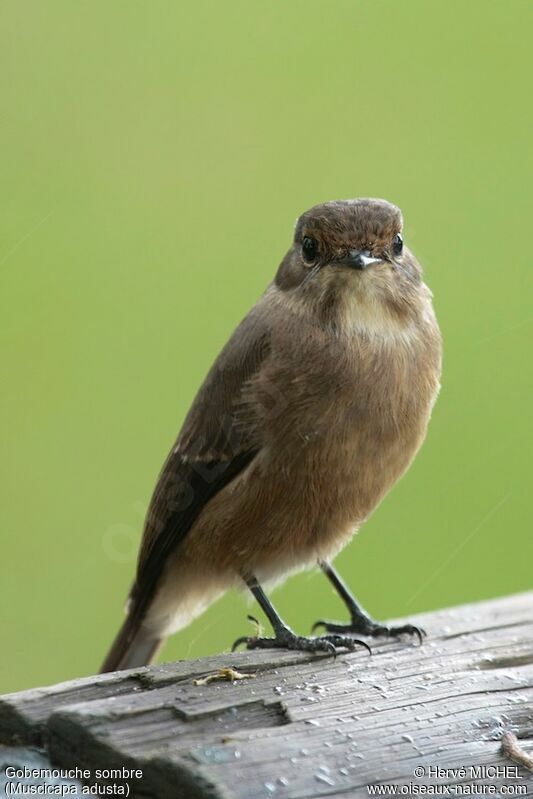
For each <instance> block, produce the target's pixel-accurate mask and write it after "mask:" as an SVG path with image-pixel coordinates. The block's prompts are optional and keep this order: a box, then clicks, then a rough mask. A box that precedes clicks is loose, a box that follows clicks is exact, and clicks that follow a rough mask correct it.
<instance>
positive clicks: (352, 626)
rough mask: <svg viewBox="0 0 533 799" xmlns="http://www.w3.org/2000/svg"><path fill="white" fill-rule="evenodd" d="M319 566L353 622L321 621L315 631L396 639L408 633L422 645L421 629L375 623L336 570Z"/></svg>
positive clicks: (422, 634)
mask: <svg viewBox="0 0 533 799" xmlns="http://www.w3.org/2000/svg"><path fill="white" fill-rule="evenodd" d="M319 565H320V568H321V569H322V571H323V572H324V574H325V575H326V577H327V578H328V580H329V581H330V582H331V583H332V585H333V587H334V588H335V590H336V591H337V593H338V594H339V596H340V598H341V599H342V601H343V602H344V604H345V605H346V607H347V608H348V610H349V611H350V616H351V621H350V622H348V624H340V623H338V622H331V621H322V620H320V621H317V622H315V624H313V630H316V628H317V627H323V628H324V629H325V630H326V632H328V633H340V634H347V633H348V634H349V633H356V634H359V635H372V636H379V635H385V636H390V637H396V636H398V635H402V634H403V633H406V634H408V635H417V636H418V638H419V640H420V643H422V638H423V637H424V636H425V634H426V633H425V632H424V630H423V629H422V628H421V627H416V626H415V625H414V624H400V625H397V626H389V625H387V624H381V623H380V622H378V621H374V619H373V618H372V617H371V616H369V615H368V613H367V612H366V611H365V610H363V608H362V607H361V605H360V604H359V603H358V602H357V600H356V599H355V597H354V596H353V594H352V592H351V591H350V590H349V588H348V586H347V585H346V584H345V583H344V582H343V581H342V580H341V578H340V577H339V575H338V574H337V572H336V571H335V569H334V568H333V567H332V566H330V565H329V563H325V562H322V563H320V564H319Z"/></svg>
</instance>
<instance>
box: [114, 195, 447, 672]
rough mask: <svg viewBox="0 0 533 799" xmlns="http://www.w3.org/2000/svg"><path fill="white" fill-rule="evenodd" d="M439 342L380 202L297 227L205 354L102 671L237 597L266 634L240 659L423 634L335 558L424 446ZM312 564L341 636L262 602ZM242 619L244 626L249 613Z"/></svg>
mask: <svg viewBox="0 0 533 799" xmlns="http://www.w3.org/2000/svg"><path fill="white" fill-rule="evenodd" d="M441 362H442V339H441V334H440V330H439V326H438V323H437V320H436V316H435V312H434V310H433V303H432V293H431V291H430V289H429V288H428V287H427V285H426V284H425V282H424V280H423V274H422V268H421V266H420V264H419V263H418V261H417V259H416V257H415V255H414V254H413V252H412V251H411V250H410V249H409V247H408V246H407V245H406V244H404V234H403V218H402V213H401V211H400V209H399V208H398V207H397V206H395V205H393V204H392V203H390V202H388V201H386V200H381V199H372V198H358V199H350V200H334V201H329V202H325V203H321V204H319V205H315V206H313V207H312V208H310V209H309V210H308V211H306V212H305V213H303V214H302V215H301V216H300V217H299V218H298V220H297V222H296V225H295V228H294V237H293V241H292V244H291V246H290V248H289V250H288V252H287V254H286V255H285V257H284V258H283V260H282V261H281V264H280V266H279V268H278V270H277V272H276V274H275V277H274V280H273V281H272V283H270V285H269V286H268V287H267V288H266V290H265V292H264V293H263V295H262V296H261V297H260V298H259V300H258V301H257V303H256V304H255V305H254V306H253V307H252V309H251V310H250V312H249V313H248V314H247V316H246V317H245V318H244V319H243V321H242V322H241V323H240V324H239V325H238V326H237V328H236V329H235V331H234V333H233V334H232V335H231V337H230V339H229V340H228V342H227V343H226V345H225V346H224V347H223V349H222V350H221V352H220V354H219V355H218V357H217V358H216V360H215V362H214V364H213V366H212V367H211V369H210V370H209V372H208V374H207V376H206V378H205V380H204V382H203V384H202V385H201V387H200V389H199V391H198V394H197V395H196V398H195V399H194V401H193V403H192V406H191V408H190V410H189V412H188V414H187V415H186V417H185V421H184V423H183V426H182V429H181V432H180V433H179V435H178V438H177V440H176V443H175V444H174V446H173V447H172V449H171V451H170V454H169V455H168V457H167V459H166V461H165V463H164V465H163V468H162V470H161V473H160V475H159V478H158V480H157V483H156V487H155V490H154V493H153V496H152V499H151V502H150V504H149V507H148V511H147V515H146V520H145V524H144V532H143V537H142V542H141V545H140V549H139V556H138V562H137V569H136V575H135V578H134V581H133V585H132V588H131V591H130V593H129V597H128V600H127V605H126V616H125V620H124V622H123V624H122V627H121V628H120V630H119V632H118V635H117V636H116V638H115V640H114V642H113V644H112V646H111V649H110V651H109V653H108V655H107V657H106V658H105V661H104V663H103V665H102V667H101V671H102V672H109V671H115V670H119V669H126V668H136V667H139V666H143V665H146V664H148V663H150V662H152V661H153V659H154V658H155V657H156V655H157V653H158V651H159V649H160V647H161V646H162V644H163V643H164V641H165V640H166V638H167V637H168V636H169V635H171V634H172V633H174V632H176V631H178V630H180V629H182V628H184V627H185V626H186V625H188V624H189V623H190V622H191V621H192V620H193V619H194V618H196V617H197V616H198V615H199V614H201V613H202V612H203V611H204V610H205V609H206V608H207V607H208V606H209V605H210V604H211V603H212V602H214V601H215V600H216V599H218V598H219V597H220V596H221V595H222V594H223V593H224V592H225V591H227V590H228V589H230V588H232V587H237V588H243V589H244V590H245V591H248V590H249V591H250V592H251V594H252V595H253V597H254V598H255V599H256V600H257V602H258V604H259V606H260V607H261V608H262V610H263V611H264V613H265V615H266V617H267V619H268V621H269V623H270V624H271V626H272V635H271V636H265V635H263V634H262V632H261V630H260V629H257V631H256V634H255V635H250V636H243V637H242V638H239V639H238V640H237V641H236V642H235V645H234V647H235V646H245V647H247V648H248V649H252V650H253V649H265V648H271V647H273V648H281V649H289V650H302V651H306V652H314V653H322V654H323V653H330V654H336V653H337V651H338V650H339V649H347V650H353V649H354V647H355V646H357V645H363V646H367V648H368V644H367V643H366V642H365V640H362V639H361V638H359V637H357V636H363V639H364V638H366V637H367V636H370V637H373V636H380V635H387V636H392V637H396V636H401V635H403V634H407V635H412V636H418V637H419V638H420V640H421V639H422V636H423V634H424V632H423V630H421V629H420V628H419V627H417V626H415V625H413V624H403V625H397V626H389V625H387V624H384V623H380V622H378V621H376V620H374V619H373V618H372V617H371V616H370V615H369V614H368V613H367V612H366V611H365V610H364V609H363V607H362V606H361V605H360V604H359V603H358V601H357V600H356V598H355V597H354V595H353V594H352V592H351V591H350V590H349V588H348V587H347V585H346V584H345V583H344V582H343V580H342V578H341V576H340V575H339V574H338V572H337V571H336V570H335V568H334V567H333V560H334V558H335V556H336V555H337V554H338V553H339V552H340V550H341V549H342V548H343V547H344V546H345V545H346V544H347V543H348V542H349V541H350V540H351V538H352V537H353V535H354V533H356V532H357V531H358V530H359V528H360V527H361V525H362V524H363V523H364V522H365V521H366V520H367V519H368V517H369V516H370V514H371V513H372V512H373V511H374V510H375V508H376V507H377V506H378V505H379V503H380V502H381V500H382V499H383V498H384V496H385V495H386V494H387V492H388V491H389V490H390V489H391V488H392V486H393V485H394V484H395V483H396V482H397V481H398V480H399V478H400V477H401V476H402V475H403V474H404V473H405V471H406V470H407V469H408V467H409V465H410V464H411V462H412V460H413V458H414V457H415V455H416V453H417V451H418V450H419V448H420V446H421V444H422V442H423V441H424V438H425V436H426V431H427V426H428V423H429V420H430V416H431V412H432V409H433V406H434V403H435V401H436V398H437V395H438V392H439V389H440V379H441ZM316 567H319V568H320V569H321V570H322V572H323V573H324V575H325V576H326V577H327V579H328V580H329V581H330V582H331V584H332V585H333V587H334V588H335V589H336V591H337V592H338V594H339V596H340V597H341V599H342V600H343V601H344V603H345V605H346V607H347V610H348V613H349V616H350V619H349V621H347V622H346V623H340V622H333V621H324V620H320V621H318V622H317V623H316V624H315V625H314V627H313V629H312V632H314V631H315V630H316V629H317V628H319V627H322V628H323V632H322V633H321V634H319V635H308V636H305V635H299V634H297V633H295V632H294V631H293V630H292V629H291V628H290V627H289V626H288V625H287V624H286V623H285V622H284V621H283V619H282V618H281V617H280V615H279V614H278V613H277V611H276V610H275V608H274V606H273V605H272V602H271V601H270V599H269V596H268V594H267V590H268V589H269V588H270V587H271V586H273V585H275V584H276V583H279V582H280V581H281V580H282V579H284V578H285V577H287V576H288V575H291V574H294V573H296V572H298V571H302V570H304V569H310V568H316ZM251 618H253V617H251Z"/></svg>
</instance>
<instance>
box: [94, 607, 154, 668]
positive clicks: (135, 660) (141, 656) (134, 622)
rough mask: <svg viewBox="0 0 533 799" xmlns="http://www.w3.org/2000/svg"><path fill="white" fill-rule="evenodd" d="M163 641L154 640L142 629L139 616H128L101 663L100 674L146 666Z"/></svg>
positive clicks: (152, 636)
mask: <svg viewBox="0 0 533 799" xmlns="http://www.w3.org/2000/svg"><path fill="white" fill-rule="evenodd" d="M164 640H165V639H164V638H154V635H153V633H152V634H150V633H149V632H148V631H147V630H145V629H143V627H142V617H141V618H139V614H136V613H132V614H128V615H127V616H126V618H125V620H124V623H123V625H122V627H121V628H120V630H119V631H118V634H117V637H116V638H115V640H114V641H113V644H112V646H111V649H110V650H109V652H108V654H107V657H106V659H105V660H104V662H103V663H102V667H101V669H100V674H103V673H104V672H107V671H119V670H120V669H134V668H136V667H137V666H147V665H148V664H149V663H151V662H152V660H153V659H154V658H155V656H156V655H157V652H158V650H159V648H160V646H161V645H162V644H163V641H164Z"/></svg>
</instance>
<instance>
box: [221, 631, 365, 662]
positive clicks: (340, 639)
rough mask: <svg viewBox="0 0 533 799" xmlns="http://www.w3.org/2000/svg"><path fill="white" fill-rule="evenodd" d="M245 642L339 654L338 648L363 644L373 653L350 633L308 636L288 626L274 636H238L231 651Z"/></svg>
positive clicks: (250, 645) (251, 646)
mask: <svg viewBox="0 0 533 799" xmlns="http://www.w3.org/2000/svg"><path fill="white" fill-rule="evenodd" d="M241 644H245V645H246V648H247V649H272V648H275V649H291V650H299V651H303V652H324V653H325V654H327V655H333V657H335V656H336V655H337V649H341V648H343V649H348V650H349V651H350V652H351V651H353V650H354V649H355V648H356V646H363V647H364V648H365V649H367V650H368V651H369V653H370V654H372V650H371V649H370V647H369V646H368V644H367V643H365V642H364V641H359V640H358V639H357V638H352V636H350V635H337V634H332V635H320V636H317V637H306V636H302V635H296V634H295V633H293V632H292V630H290V629H289V628H288V627H284V628H281V629H280V630H277V631H276V635H275V636H274V637H273V638H263V637H262V636H247V635H244V636H242V638H237V640H236V641H235V643H234V644H233V646H232V647H231V651H232V652H234V651H235V650H236V649H237V647H238V646H241Z"/></svg>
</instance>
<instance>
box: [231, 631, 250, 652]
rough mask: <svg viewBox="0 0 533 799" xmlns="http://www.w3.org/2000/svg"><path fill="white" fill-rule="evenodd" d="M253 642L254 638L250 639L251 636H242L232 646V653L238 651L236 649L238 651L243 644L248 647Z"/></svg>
mask: <svg viewBox="0 0 533 799" xmlns="http://www.w3.org/2000/svg"><path fill="white" fill-rule="evenodd" d="M252 640H253V639H252V638H250V636H249V635H242V636H241V637H240V638H237V640H236V641H234V642H233V644H232V646H231V651H232V652H235V650H236V649H238V647H239V646H240V645H241V644H246V645H248V644H249V643H250V642H251V641H252Z"/></svg>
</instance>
